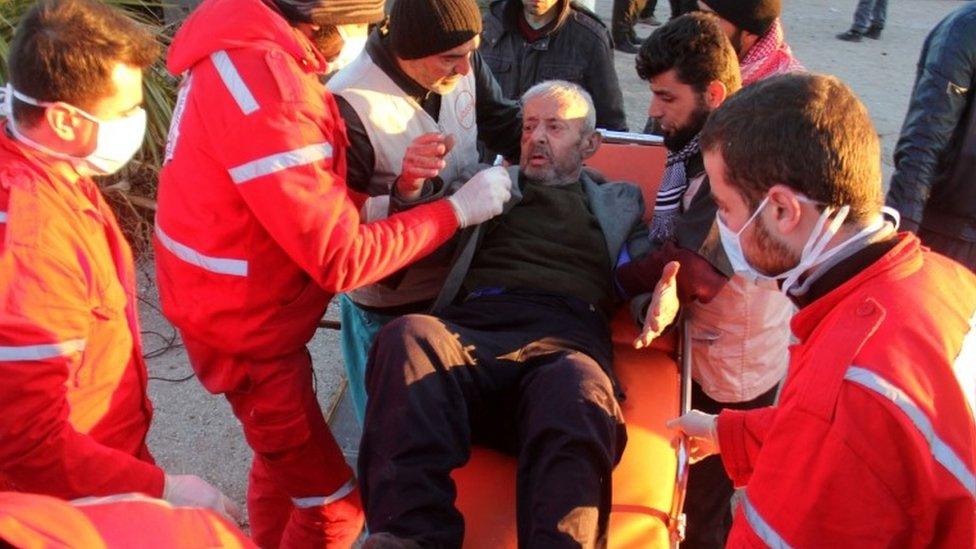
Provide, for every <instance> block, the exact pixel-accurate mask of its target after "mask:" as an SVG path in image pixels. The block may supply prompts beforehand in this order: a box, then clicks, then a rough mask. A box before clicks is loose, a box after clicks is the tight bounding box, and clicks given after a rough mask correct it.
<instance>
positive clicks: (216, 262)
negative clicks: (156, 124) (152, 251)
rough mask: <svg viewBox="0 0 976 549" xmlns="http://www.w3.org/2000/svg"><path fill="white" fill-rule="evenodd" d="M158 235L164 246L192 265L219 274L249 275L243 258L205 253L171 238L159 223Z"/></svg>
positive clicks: (157, 226)
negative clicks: (212, 255)
mask: <svg viewBox="0 0 976 549" xmlns="http://www.w3.org/2000/svg"><path fill="white" fill-rule="evenodd" d="M156 237H157V238H159V243H160V244H162V245H163V247H164V248H166V249H167V250H169V251H170V252H172V254H173V255H175V256H176V257H178V258H180V259H182V260H183V261H186V262H187V263H189V264H191V265H196V266H197V267H200V268H201V269H205V270H207V271H210V272H212V273H217V274H225V275H233V276H247V261H245V260H243V259H228V258H223V257H210V256H208V255H203V254H202V253H200V252H198V251H196V250H194V249H193V248H191V247H189V246H187V245H186V244H182V243H180V242H177V241H175V240H173V239H172V238H170V236H169V235H168V234H166V233H164V232H163V230H162V229H161V228H160V227H159V225H158V224H157V225H156Z"/></svg>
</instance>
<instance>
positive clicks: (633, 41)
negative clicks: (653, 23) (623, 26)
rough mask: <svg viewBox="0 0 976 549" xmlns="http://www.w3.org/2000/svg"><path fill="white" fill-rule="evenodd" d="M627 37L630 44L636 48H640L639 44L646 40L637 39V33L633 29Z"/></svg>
mask: <svg viewBox="0 0 976 549" xmlns="http://www.w3.org/2000/svg"><path fill="white" fill-rule="evenodd" d="M628 37H629V38H630V43H631V44H633V45H635V46H637V47H638V48H639V47H641V44H643V43H644V40H647V39H646V38H637V33H636V32H634V29H630V33H629V35H628Z"/></svg>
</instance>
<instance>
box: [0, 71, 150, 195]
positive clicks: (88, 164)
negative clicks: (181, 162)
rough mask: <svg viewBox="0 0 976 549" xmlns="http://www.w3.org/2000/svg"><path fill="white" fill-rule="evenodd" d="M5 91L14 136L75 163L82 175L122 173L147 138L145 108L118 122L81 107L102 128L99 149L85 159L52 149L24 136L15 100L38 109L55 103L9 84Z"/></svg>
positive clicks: (7, 111) (31, 145)
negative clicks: (16, 111) (14, 114)
mask: <svg viewBox="0 0 976 549" xmlns="http://www.w3.org/2000/svg"><path fill="white" fill-rule="evenodd" d="M5 91H6V93H5V101H4V105H3V111H4V112H5V113H6V116H7V121H8V124H7V127H8V128H10V133H11V134H13V136H14V137H15V138H17V140H18V141H20V142H21V143H23V144H25V145H27V146H28V147H31V148H33V149H36V150H38V151H40V152H42V153H44V154H47V155H49V156H53V157H55V158H61V159H64V160H67V161H69V162H71V163H72V165H73V166H74V167H75V170H76V171H78V173H80V174H82V175H86V176H87V175H110V174H113V173H115V172H117V171H119V170H120V169H122V167H123V166H125V165H126V164H127V163H128V162H129V160H132V157H133V156H135V154H136V152H138V151H139V148H140V147H141V146H142V140H143V138H144V137H145V135H146V111H145V110H143V109H142V108H141V107H140V108H137V109H136V110H135V111H134V112H133V113H132V114H130V115H128V116H124V117H122V118H116V119H114V120H102V119H100V118H97V117H95V116H93V115H91V114H89V113H87V112H85V111H84V110H82V109H79V108H78V107H74V108H75V110H77V111H78V113H79V114H80V115H81V116H83V117H85V118H87V119H88V120H91V121H92V122H94V123H95V125H96V126H97V127H98V129H97V130H96V137H95V150H93V151H92V152H91V153H90V154H88V155H87V156H83V157H78V156H71V155H69V154H65V153H62V152H58V151H55V150H51V149H50V148H48V147H45V146H44V145H41V144H40V143H37V142H36V141H34V140H32V139H30V138H28V137H27V136H25V135H23V133H21V132H20V131H19V130H18V129H17V125H16V123H15V122H14V116H13V100H14V97H16V98H17V99H19V100H20V101H23V102H24V103H27V104H29V105H34V106H35V107H49V106H52V105H54V104H55V103H53V102H49V101H40V100H38V99H34V98H33V97H30V96H27V95H24V94H22V93H20V92H19V91H17V90H15V89H14V87H13V86H12V85H10V84H7V86H6V90H5Z"/></svg>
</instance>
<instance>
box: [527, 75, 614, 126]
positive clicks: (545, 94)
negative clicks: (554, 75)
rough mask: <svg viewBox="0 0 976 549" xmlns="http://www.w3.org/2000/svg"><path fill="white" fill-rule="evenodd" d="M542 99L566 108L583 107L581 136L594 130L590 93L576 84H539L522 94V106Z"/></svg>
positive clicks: (555, 82)
mask: <svg viewBox="0 0 976 549" xmlns="http://www.w3.org/2000/svg"><path fill="white" fill-rule="evenodd" d="M536 98H543V99H552V100H555V101H558V102H559V103H560V104H561V105H566V106H585V107H586V115H585V116H584V117H583V128H582V134H583V135H589V134H590V133H592V132H593V130H595V129H596V108H594V107H593V98H592V97H590V93H589V92H587V91H586V90H584V89H583V88H582V87H580V86H579V85H577V84H573V83H572V82H567V81H565V80H546V81H545V82H539V83H538V84H536V85H534V86H532V87H531V88H529V89H527V90H525V93H523V94H522V104H523V105H525V104H526V103H528V102H529V100H531V99H536Z"/></svg>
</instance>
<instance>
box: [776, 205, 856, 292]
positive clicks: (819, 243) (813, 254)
mask: <svg viewBox="0 0 976 549" xmlns="http://www.w3.org/2000/svg"><path fill="white" fill-rule="evenodd" d="M850 209H851V208H850V206H846V205H845V206H842V207H841V208H840V209H839V210H837V215H836V216H834V219H833V220H832V221H831V222H830V225H829V226H828V227H827V229H826V230H824V225H825V224H826V223H827V219H828V218H829V217H830V214H831V213H832V212H833V208H831V207H830V206H827V207H826V208H825V209H824V211H823V213H822V214H820V218H819V219H818V220H817V224H816V226H814V230H813V232H812V233H810V236H811V238H812V239H808V240H807V244H806V245H805V246H804V247H803V252H802V253H801V254H800V262H799V263H797V265H796V267H794V268H793V271H792V273H790V276H788V277H787V278H786V279H785V280H784V281H783V286H782V291H783V293H784V294H785V293H788V292H789V291H790V288H792V287H793V285H794V284H796V282H797V281H798V280H799V279H800V277H801V276H803V273H805V272H807V271H808V270H809V269H810V268H812V267H813V266H814V265H816V264H817V262H818V260H819V259H820V257H819V256H820V254H821V253H823V250H824V248H826V247H827V244H828V243H830V240H831V239H832V238H834V235H836V234H837V231H838V230H840V226H841V225H842V224H843V223H844V220H845V219H847V214H848V212H850ZM821 231H823V234H821ZM814 235H819V236H814Z"/></svg>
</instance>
